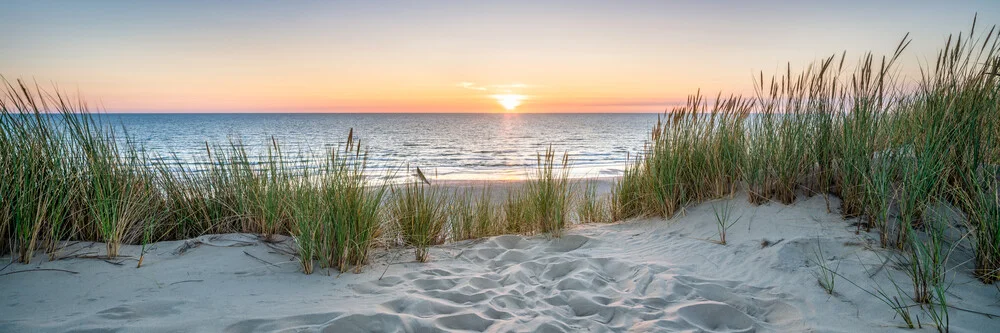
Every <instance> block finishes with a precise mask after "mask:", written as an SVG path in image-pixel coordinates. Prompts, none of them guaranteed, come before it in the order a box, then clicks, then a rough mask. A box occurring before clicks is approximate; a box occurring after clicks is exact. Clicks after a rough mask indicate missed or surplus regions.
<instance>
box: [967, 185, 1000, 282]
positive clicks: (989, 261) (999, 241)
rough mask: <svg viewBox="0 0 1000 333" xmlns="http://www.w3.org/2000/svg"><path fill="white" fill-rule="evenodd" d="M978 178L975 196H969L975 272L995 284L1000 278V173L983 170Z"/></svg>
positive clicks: (982, 278)
mask: <svg viewBox="0 0 1000 333" xmlns="http://www.w3.org/2000/svg"><path fill="white" fill-rule="evenodd" d="M977 178H978V179H979V181H978V182H976V183H975V185H973V186H974V191H973V193H972V194H970V196H971V197H968V196H967V197H966V200H967V201H968V202H969V203H968V204H967V205H968V207H970V209H969V210H970V211H971V214H969V215H968V216H969V218H968V224H969V230H970V231H971V236H972V237H971V240H972V247H973V251H974V255H975V259H974V261H975V270H974V274H975V276H976V277H978V278H979V280H981V281H983V283H994V282H996V281H998V280H1000V172H997V171H993V172H983V173H981V174H980V175H979V176H978V177H977Z"/></svg>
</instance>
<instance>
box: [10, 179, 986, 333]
mask: <svg viewBox="0 0 1000 333" xmlns="http://www.w3.org/2000/svg"><path fill="white" fill-rule="evenodd" d="M725 203H726V202H725V201H720V202H714V203H706V204H702V205H699V206H696V207H690V208H688V209H687V210H686V213H685V214H684V215H683V216H678V217H676V218H674V219H671V220H668V221H664V220H663V219H648V220H636V221H626V222H623V223H617V224H611V225H583V226H575V227H572V228H571V230H568V231H567V232H566V233H565V235H564V236H563V237H562V238H557V239H550V238H548V237H546V236H532V237H524V236H515V235H509V236H499V237H493V238H488V239H483V240H476V241H466V242H458V243H453V244H449V245H445V246H438V247H434V248H433V249H432V250H431V255H432V259H431V260H432V261H431V262H429V263H417V262H413V254H412V250H406V249H390V250H382V251H378V252H377V253H376V254H375V255H373V257H372V263H371V265H370V266H368V267H367V268H366V269H365V270H364V272H362V273H360V274H354V273H344V274H341V275H336V273H335V272H334V275H333V276H328V275H326V274H325V273H326V271H324V270H319V271H318V273H317V274H313V275H304V274H302V273H301V271H300V269H299V266H298V262H297V261H295V260H294V259H293V258H292V257H291V256H289V255H288V254H285V253H282V251H281V250H282V249H285V248H287V247H289V246H290V245H291V242H290V241H285V242H283V243H278V244H264V243H261V242H259V241H257V239H256V237H254V236H251V235H239V234H227V235H208V236H203V237H200V238H198V239H195V240H189V241H174V242H161V243H157V244H154V245H152V247H151V249H150V250H149V252H148V254H147V255H146V258H145V261H144V264H143V267H142V268H140V269H136V268H135V264H136V262H135V261H134V260H125V261H124V262H123V263H122V265H116V264H113V263H109V262H105V261H102V260H99V259H63V260H58V261H55V262H48V261H46V260H45V259H44V257H39V258H40V259H39V260H38V263H36V264H32V265H20V264H13V265H11V266H9V267H7V268H5V269H4V270H3V271H0V274H8V273H11V272H15V271H22V270H30V269H34V268H43V269H60V270H69V271H74V272H78V274H71V273H67V272H62V271H52V270H48V271H29V272H21V273H15V274H8V275H4V276H0V299H2V301H3V303H2V304H0V331H4V332H38V331H73V330H76V331H88V332H94V331H119V330H120V331H135V332H175V331H202V332H220V331H221V332H270V331H327V332H436V331H495V332H506V331H522V332H524V331H529V332H566V331H571V332H588V331H590V332H606V331H636V332H651V331H688V332H751V331H795V332H798V331H818V332H871V331H894V330H899V326H900V325H901V324H902V323H903V322H902V320H901V319H900V318H897V317H895V316H894V312H893V311H892V310H890V308H889V307H888V306H887V305H885V304H884V303H881V302H880V301H879V300H878V299H876V298H875V297H872V296H871V295H869V294H867V293H865V292H864V291H862V290H861V289H859V288H858V287H856V286H854V285H852V284H850V283H849V282H847V281H846V280H844V279H843V278H838V279H837V283H836V289H835V293H834V294H833V295H828V294H827V293H826V292H825V291H824V290H823V289H822V288H821V287H820V286H819V285H818V283H817V277H816V276H817V274H818V272H819V270H820V268H819V266H818V265H816V263H815V258H816V257H815V253H816V252H817V245H819V246H821V247H822V250H823V253H824V256H823V258H822V259H821V260H823V261H825V262H826V263H827V265H829V267H832V268H836V269H837V270H838V272H839V273H840V274H842V275H844V276H845V277H846V278H847V279H850V280H851V281H853V282H855V283H857V284H858V285H860V286H862V287H864V288H868V289H872V288H874V286H875V285H876V284H878V285H881V286H882V287H883V288H885V289H886V290H887V291H888V292H889V293H890V294H892V295H895V294H894V291H893V290H892V289H891V288H892V285H891V284H890V282H889V280H888V278H887V276H888V275H889V274H891V275H892V276H894V277H895V278H896V280H897V281H899V282H900V283H901V286H902V287H903V288H904V290H909V289H908V288H909V287H908V286H909V284H908V283H907V282H906V281H907V280H906V277H905V275H903V274H902V273H901V272H900V271H898V268H896V267H895V265H894V264H893V262H892V261H890V262H889V263H888V264H885V265H883V264H884V263H886V260H885V258H886V256H887V255H888V254H889V253H890V252H888V251H885V250H881V249H878V247H877V246H872V245H869V244H873V243H874V242H873V239H874V236H875V235H874V234H864V233H862V234H861V235H856V234H855V233H854V229H855V228H854V227H852V226H850V221H844V220H843V219H841V218H840V217H839V216H838V215H836V214H830V213H827V211H826V203H825V202H824V200H823V199H822V198H821V197H813V198H810V199H803V200H800V201H799V202H798V203H796V204H795V205H791V206H784V205H780V204H771V205H764V206H748V205H747V204H746V199H745V197H737V198H734V199H733V200H732V203H733V204H734V205H736V206H737V207H738V209H737V212H736V215H742V219H741V220H740V221H739V222H738V223H737V224H736V225H735V226H733V227H732V229H730V230H729V236H728V241H729V245H726V246H723V245H719V244H716V243H714V242H712V241H711V240H715V239H717V230H716V226H715V224H714V220H715V218H714V214H713V210H712V205H720V204H725ZM833 206H834V207H836V203H834V204H833ZM764 239H767V240H768V241H769V242H770V243H771V244H770V245H769V246H766V247H762V241H763V240H764ZM873 248H874V249H873ZM178 249H186V251H183V252H182V251H179V250H178ZM101 251H103V246H102V245H101V244H89V243H88V244H75V245H73V246H70V247H68V248H67V249H65V250H64V251H63V255H69V254H71V253H74V252H75V253H76V254H80V253H100V252H101ZM138 251H139V248H138V247H125V248H124V249H123V250H122V253H124V254H127V255H132V256H136V255H137V254H138ZM956 257H958V258H959V259H956V260H953V261H962V260H965V259H962V256H956ZM966 259H967V258H966ZM969 271H970V267H969V264H968V263H965V264H963V265H960V266H958V267H955V268H954V269H953V270H951V271H949V278H950V279H952V281H953V283H954V284H953V286H952V287H951V289H950V292H949V296H950V300H951V302H953V304H954V305H955V306H956V307H958V308H962V309H966V310H973V311H978V312H986V313H997V314H1000V306H998V305H997V301H998V300H1000V292H998V290H997V288H995V287H993V286H985V285H983V284H981V283H979V282H978V281H976V280H974V279H972V278H971V277H970V274H969ZM383 272H385V273H384V276H383ZM870 273H874V278H869V274H870ZM913 311H914V313H918V315H919V316H920V320H921V322H922V323H924V324H925V327H924V330H923V331H928V332H929V331H933V330H934V329H933V328H932V327H930V326H928V325H927V324H928V323H929V322H930V318H929V317H927V315H926V314H924V313H922V311H921V310H919V309H917V308H914V309H913ZM994 318H996V317H994ZM951 323H952V327H951V328H952V330H953V331H954V332H989V331H996V330H997V329H998V327H1000V319H991V318H989V317H987V316H984V315H981V314H975V313H972V312H967V311H962V310H952V311H951Z"/></svg>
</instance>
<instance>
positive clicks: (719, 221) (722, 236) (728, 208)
mask: <svg viewBox="0 0 1000 333" xmlns="http://www.w3.org/2000/svg"><path fill="white" fill-rule="evenodd" d="M735 209H736V206H735V203H733V202H730V201H727V202H725V203H722V204H717V205H713V206H712V212H713V213H715V225H716V227H717V228H718V230H719V244H721V245H726V232H727V231H729V228H732V227H733V225H735V224H736V223H737V222H739V221H740V219H741V218H743V216H742V215H741V216H736V217H735V218H734V217H733V210H735Z"/></svg>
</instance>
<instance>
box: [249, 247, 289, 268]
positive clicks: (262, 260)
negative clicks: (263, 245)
mask: <svg viewBox="0 0 1000 333" xmlns="http://www.w3.org/2000/svg"><path fill="white" fill-rule="evenodd" d="M243 254H245V255H248V256H250V258H254V259H257V260H258V261H260V262H262V263H265V264H268V265H271V266H274V267H278V268H281V267H279V266H278V265H275V264H272V263H271V262H269V261H267V260H264V259H261V258H257V257H256V256H254V255H252V254H250V252H247V251H243Z"/></svg>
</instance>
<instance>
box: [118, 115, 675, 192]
mask: <svg viewBox="0 0 1000 333" xmlns="http://www.w3.org/2000/svg"><path fill="white" fill-rule="evenodd" d="M104 117H105V118H106V119H107V120H109V121H111V122H114V123H117V124H121V125H122V126H124V128H125V129H126V130H127V131H128V133H129V135H130V136H131V137H132V138H133V139H135V140H137V141H138V143H140V144H141V145H143V146H144V147H145V148H146V149H147V150H148V151H150V152H151V153H153V155H157V156H161V157H165V158H170V159H174V158H176V159H177V160H179V162H181V163H186V164H190V165H193V166H196V165H197V164H196V163H197V162H200V161H204V160H205V156H206V154H205V146H206V145H205V144H206V142H208V143H210V144H212V145H214V144H228V143H229V142H230V140H240V141H242V142H243V144H244V145H246V146H247V147H248V149H249V151H250V152H251V154H254V155H258V156H259V155H262V154H265V153H266V146H267V145H268V144H270V138H271V137H272V136H273V137H274V138H275V139H277V141H278V142H279V143H280V144H281V146H282V149H283V151H284V155H285V156H289V157H291V158H294V159H296V160H297V161H309V160H313V159H314V156H317V154H320V153H322V152H323V151H324V150H325V149H331V148H335V147H337V146H338V145H343V143H344V142H345V140H346V139H347V133H348V131H349V129H351V128H353V129H354V134H355V137H357V138H360V139H361V141H362V144H363V145H364V147H366V148H368V149H369V158H370V166H371V167H372V168H374V169H376V170H377V171H386V170H390V169H393V168H400V167H405V166H407V165H409V166H411V167H414V166H416V167H420V168H421V169H422V170H425V172H426V173H429V174H430V173H436V174H437V176H438V178H441V179H518V178H523V177H524V175H525V173H526V172H527V171H529V170H531V169H532V168H533V167H534V166H535V164H536V154H537V153H539V152H544V151H545V149H546V148H547V147H548V146H549V145H552V147H553V148H554V149H555V150H556V151H557V152H559V153H562V152H568V153H569V156H570V162H571V165H572V167H573V168H572V176H573V177H593V176H610V175H618V174H620V173H621V170H622V168H623V167H624V165H625V159H626V156H627V154H632V155H634V154H635V153H637V152H639V151H640V150H641V149H642V146H643V143H644V142H645V141H646V140H647V138H648V132H649V129H650V128H651V127H652V125H653V124H654V123H655V122H656V115H655V114H113V115H106V116H104Z"/></svg>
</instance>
